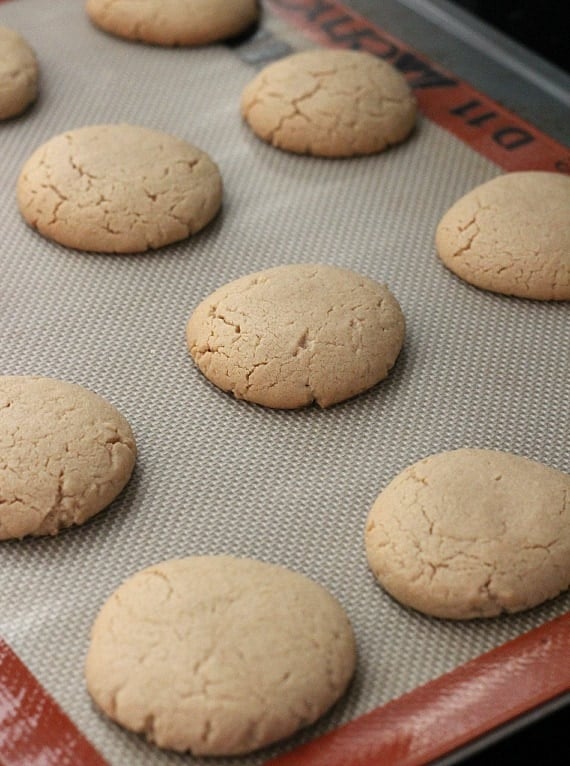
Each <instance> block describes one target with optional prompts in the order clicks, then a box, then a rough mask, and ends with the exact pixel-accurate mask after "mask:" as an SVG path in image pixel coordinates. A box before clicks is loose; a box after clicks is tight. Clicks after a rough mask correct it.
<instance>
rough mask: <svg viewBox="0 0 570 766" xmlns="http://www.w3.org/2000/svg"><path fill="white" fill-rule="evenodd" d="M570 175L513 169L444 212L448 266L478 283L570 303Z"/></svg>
mask: <svg viewBox="0 0 570 766" xmlns="http://www.w3.org/2000/svg"><path fill="white" fill-rule="evenodd" d="M569 221H570V176H565V175H562V174H560V173H547V172H542V171H525V172H518V173H507V174H506V175H502V176H498V177H497V178H494V179H492V180H491V181H488V182H487V183H484V184H482V185H481V186H478V187H476V188H475V189H473V190H472V191H470V192H468V193H467V194H466V195H465V196H464V197H462V198H461V199H460V200H458V201H457V202H456V203H455V204H454V205H453V206H452V207H451V208H450V209H449V210H448V211H447V213H446V214H445V215H444V216H443V218H442V219H441V221H440V223H439V225H438V227H437V231H436V247H437V252H438V254H439V257H440V258H441V260H442V261H443V263H444V264H445V265H446V266H447V267H448V268H449V269H450V270H451V271H453V272H454V273H455V274H457V276H459V277H461V278H462V279H464V280H465V281H466V282H469V283H470V284H472V285H475V286H476V287H481V288H483V289H484V290H491V291H492V292H496V293H503V294H504V295H515V296H517V297H519V298H534V299H536V300H570V226H569V225H568V222H569Z"/></svg>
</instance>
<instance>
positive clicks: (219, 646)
mask: <svg viewBox="0 0 570 766" xmlns="http://www.w3.org/2000/svg"><path fill="white" fill-rule="evenodd" d="M355 661H356V652H355V643H354V636H353V632H352V628H351V626H350V623H349V621H348V618H347V616H346V614H345V612H344V610H343V609H342V607H341V606H340V604H339V603H338V602H337V601H336V600H335V599H334V598H333V597H332V596H331V595H330V594H329V593H328V592H327V591H326V590H325V589H324V588H322V587H321V586H320V585H317V584H316V583H315V582H313V581H312V580H309V579H308V578H307V577H304V576H303V575H300V574H297V573H295V572H291V571H289V570H287V569H284V568H282V567H279V566H274V565H271V564H265V563H262V562H260V561H253V560H251V559H236V558H231V557H229V556H202V557H195V558H187V559H179V560H173V561H164V562H162V563H160V564H156V565H155V566H152V567H149V568H148V569H145V570H143V571H142V572H138V573H137V574H135V575H134V576H133V577H131V578H130V579H129V580H127V581H126V582H125V583H123V584H122V585H121V586H120V587H119V588H118V590H117V591H115V593H114V594H113V595H112V596H111V597H110V599H109V600H108V601H107V603H106V604H105V605H104V606H103V608H102V609H101V611H100V612H99V615H98V617H97V619H96V621H95V624H94V626H93V630H92V634H91V645H90V647H89V653H88V655H87V661H86V669H85V674H86V678H87V687H88V689H89V692H90V694H91V696H92V697H93V699H94V700H95V702H96V703H97V704H98V705H99V707H101V708H102V709H103V711H104V712H105V713H106V714H107V715H108V716H110V717H111V718H112V719H113V720H115V721H117V722H118V723H120V724H121V725H122V726H124V727H126V728H127V729H131V730H132V731H136V732H144V733H145V734H146V736H147V738H148V739H149V740H150V741H151V742H154V743H156V744H157V745H158V746H159V747H163V748H170V749H173V750H179V751H185V750H190V751H192V753H194V754H195V755H238V754H240V753H248V752H250V751H252V750H257V749H258V748H260V747H264V746H265V745H268V744H270V743H271V742H275V741H276V740H278V739H282V738H284V737H288V736H289V735H290V734H293V732H295V731H297V730H298V729H300V728H302V727H303V726H308V725H309V724H311V723H313V721H315V720H316V719H317V718H319V716H321V715H323V713H324V712H325V711H326V710H328V709H329V708H330V707H331V705H333V704H334V702H336V700H337V699H338V698H339V697H340V696H341V695H342V694H343V693H344V691H345V689H346V687H347V685H348V683H349V681H350V679H351V677H352V675H353V672H354V667H355Z"/></svg>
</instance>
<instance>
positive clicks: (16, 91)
mask: <svg viewBox="0 0 570 766" xmlns="http://www.w3.org/2000/svg"><path fill="white" fill-rule="evenodd" d="M37 94H38V62H37V61H36V57H35V55H34V52H33V50H32V49H31V48H30V46H29V45H28V43H27V42H26V41H25V40H24V38H23V37H21V36H20V35H19V34H18V33H17V32H14V30H13V29H8V28H7V27H2V26H0V120H6V119H8V118H9V117H15V116H16V115H18V114H21V113H22V112H23V111H24V109H26V107H28V106H29V105H30V104H31V103H32V101H35V99H36V96H37Z"/></svg>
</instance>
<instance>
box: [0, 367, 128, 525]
mask: <svg viewBox="0 0 570 766" xmlns="http://www.w3.org/2000/svg"><path fill="white" fill-rule="evenodd" d="M0 453H1V455H2V460H1V461H0V540H7V539H10V538H18V537H24V536H25V535H55V534H56V533H57V532H58V531H59V530H60V529H63V528H64V527H69V526H71V525H72V524H83V522H84V521H87V519H89V518H91V516H94V515H95V514H96V513H98V512H99V511H100V510H102V509H103V508H105V506H107V505H109V503H110V502H111V501H112V500H113V499H114V498H115V497H116V496H117V495H118V494H119V492H120V491H121V490H122V489H123V487H124V486H125V484H126V483H127V481H128V480H129V477H130V475H131V472H132V470H133V467H134V464H135V457H136V447H135V442H134V439H133V434H132V432H131V429H130V427H129V424H128V423H127V421H126V420H125V418H124V417H123V416H122V415H121V414H120V413H119V412H118V411H117V410H116V409H115V408H114V407H113V406H112V405H111V404H109V403H108V402H107V401H105V399H102V398H101V397H100V396H98V395H97V394H94V393H92V392H91V391H88V390H87V389H85V388H82V387H81V386H77V385H74V384H72V383H65V382H63V381H61V380H54V379H52V378H36V377H27V376H13V377H11V376H3V377H0Z"/></svg>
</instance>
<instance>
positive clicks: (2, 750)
mask: <svg viewBox="0 0 570 766" xmlns="http://www.w3.org/2000/svg"><path fill="white" fill-rule="evenodd" d="M0 764H2V766H107V762H106V761H105V760H104V759H103V758H102V757H101V756H100V755H99V753H98V752H97V751H96V750H95V748H94V747H93V745H91V743H90V742H89V741H88V740H87V739H86V738H85V737H84V736H83V734H81V732H80V731H79V729H77V727H76V726H75V725H74V724H73V723H72V722H71V721H70V719H69V718H68V717H67V716H66V714H65V713H64V712H63V710H62V709H61V708H60V707H59V705H58V704H57V703H56V702H55V701H54V700H53V698H52V697H50V695H49V694H48V693H47V692H46V691H45V689H44V688H43V686H41V685H40V684H39V683H38V681H37V680H36V678H35V677H34V676H33V675H32V673H31V672H30V671H29V670H28V668H27V667H26V666H25V665H24V663H23V662H22V661H21V660H20V659H19V658H18V657H17V656H16V654H14V652H13V651H12V649H10V647H9V646H8V644H6V643H5V641H3V640H2V639H1V638H0Z"/></svg>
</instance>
